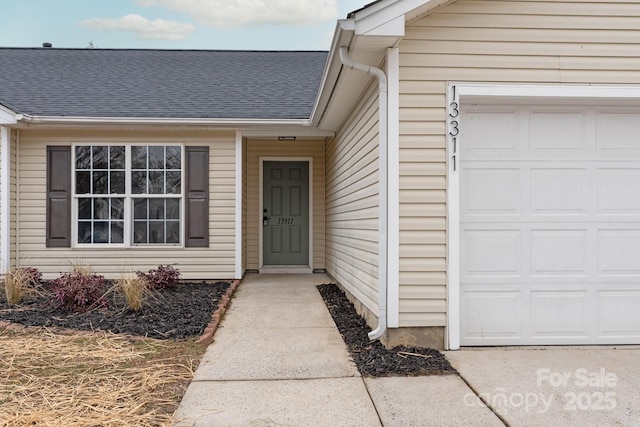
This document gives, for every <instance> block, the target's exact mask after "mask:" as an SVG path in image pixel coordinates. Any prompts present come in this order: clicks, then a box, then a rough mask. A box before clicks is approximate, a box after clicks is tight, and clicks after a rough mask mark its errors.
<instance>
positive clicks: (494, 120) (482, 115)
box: [465, 108, 521, 159]
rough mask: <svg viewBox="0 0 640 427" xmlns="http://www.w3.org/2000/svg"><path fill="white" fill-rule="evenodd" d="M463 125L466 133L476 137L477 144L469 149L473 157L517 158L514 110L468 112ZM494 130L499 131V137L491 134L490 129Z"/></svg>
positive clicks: (517, 144)
mask: <svg viewBox="0 0 640 427" xmlns="http://www.w3.org/2000/svg"><path fill="white" fill-rule="evenodd" d="M465 123H466V124H465V126H466V127H467V131H468V132H470V133H472V134H474V135H476V136H477V137H478V138H477V141H478V142H477V143H474V144H473V146H471V147H469V150H470V151H471V152H472V153H473V155H474V157H477V158H495V157H496V155H499V156H500V157H501V158H509V159H514V158H517V157H519V154H518V153H519V151H520V149H521V148H520V147H521V145H520V144H519V141H518V139H519V132H520V131H519V126H518V113H517V111H516V110H515V109H514V108H507V109H505V110H504V111H483V112H470V113H468V115H467V116H466V118H465ZM496 128H498V129H500V130H501V134H500V135H496V134H495V132H493V130H492V129H496ZM505 136H506V137H505Z"/></svg>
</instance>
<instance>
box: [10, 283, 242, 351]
mask: <svg viewBox="0 0 640 427" xmlns="http://www.w3.org/2000/svg"><path fill="white" fill-rule="evenodd" d="M229 285H230V283H228V282H215V283H214V282H200V283H189V282H184V283H180V284H178V285H176V286H175V287H174V288H171V289H166V290H162V291H154V292H153V294H152V295H151V296H150V297H149V298H148V299H147V300H146V303H145V305H144V306H143V308H142V309H141V310H140V311H132V310H130V309H128V308H127V306H126V303H125V301H124V300H123V298H122V297H120V296H117V295H116V294H114V293H112V294H108V295H107V297H106V298H107V300H108V303H109V305H108V308H106V309H103V308H99V309H93V310H89V311H88V312H86V313H70V312H66V311H62V310H58V309H55V308H53V306H52V304H51V299H50V295H49V294H48V292H47V285H46V284H45V285H43V286H42V288H41V289H40V292H39V294H38V295H32V296H29V297H27V298H25V299H24V300H23V302H22V303H21V304H19V305H16V306H15V307H9V306H8V305H7V303H6V296H5V294H4V292H3V291H4V289H2V291H0V321H2V320H4V321H10V322H13V323H20V324H22V325H25V326H46V327H60V328H69V329H79V330H90V331H91V330H101V331H110V332H113V333H123V334H129V335H134V336H142V337H151V338H158V339H188V338H192V337H197V336H200V335H202V333H203V332H204V330H205V328H206V327H207V325H208V324H209V323H210V322H211V315H212V314H213V312H214V311H215V310H216V308H217V306H218V301H219V300H220V298H221V297H222V296H223V295H224V293H225V292H226V291H227V288H228V287H229Z"/></svg>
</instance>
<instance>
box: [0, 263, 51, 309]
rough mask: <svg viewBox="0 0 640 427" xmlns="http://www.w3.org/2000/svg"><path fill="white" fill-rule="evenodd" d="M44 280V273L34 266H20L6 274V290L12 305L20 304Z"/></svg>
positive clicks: (8, 300) (9, 302)
mask: <svg viewBox="0 0 640 427" xmlns="http://www.w3.org/2000/svg"><path fill="white" fill-rule="evenodd" d="M41 280H42V273H41V272H40V271H39V270H38V269H37V268H34V267H18V268H14V269H12V270H10V271H9V272H7V273H6V274H5V276H4V291H5V294H6V297H7V303H8V304H9V305H10V306H13V305H16V304H19V303H20V302H21V301H22V299H23V298H24V297H25V296H26V295H28V294H29V293H31V292H35V289H36V287H37V286H38V285H39V284H40V281H41Z"/></svg>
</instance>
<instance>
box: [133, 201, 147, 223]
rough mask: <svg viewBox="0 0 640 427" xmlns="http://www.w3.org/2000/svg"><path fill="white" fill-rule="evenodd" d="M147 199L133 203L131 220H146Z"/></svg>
mask: <svg viewBox="0 0 640 427" xmlns="http://www.w3.org/2000/svg"><path fill="white" fill-rule="evenodd" d="M147 218H148V216H147V199H135V200H134V201H133V219H147Z"/></svg>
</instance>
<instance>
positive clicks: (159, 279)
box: [136, 265, 182, 290]
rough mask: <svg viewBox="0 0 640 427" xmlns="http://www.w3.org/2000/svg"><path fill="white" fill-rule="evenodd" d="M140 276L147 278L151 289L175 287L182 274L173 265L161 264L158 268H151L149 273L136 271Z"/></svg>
mask: <svg viewBox="0 0 640 427" xmlns="http://www.w3.org/2000/svg"><path fill="white" fill-rule="evenodd" d="M136 274H137V275H138V277H141V278H144V279H146V281H147V282H148V283H149V286H150V287H151V289H157V290H162V289H167V288H173V287H175V286H176V285H177V284H178V282H179V281H180V278H181V276H182V274H181V273H180V271H179V270H178V269H177V268H175V267H174V266H172V265H159V266H158V268H155V269H151V270H149V271H148V272H147V273H143V272H142V271H136Z"/></svg>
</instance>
